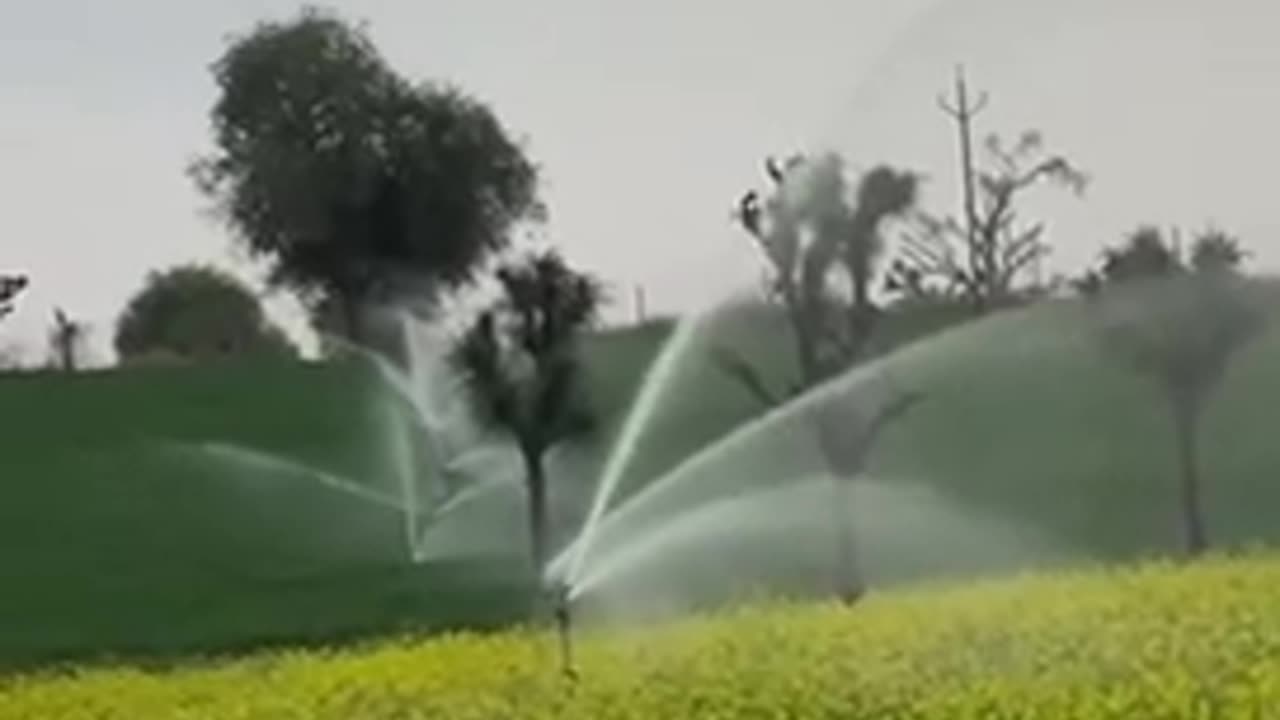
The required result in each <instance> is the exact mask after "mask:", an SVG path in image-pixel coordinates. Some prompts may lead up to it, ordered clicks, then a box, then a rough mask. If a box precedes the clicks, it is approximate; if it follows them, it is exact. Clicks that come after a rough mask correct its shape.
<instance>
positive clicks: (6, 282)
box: [0, 275, 28, 320]
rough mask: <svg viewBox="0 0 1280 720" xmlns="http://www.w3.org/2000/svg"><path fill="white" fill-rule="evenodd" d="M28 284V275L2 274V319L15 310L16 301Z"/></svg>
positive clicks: (0, 292)
mask: <svg viewBox="0 0 1280 720" xmlns="http://www.w3.org/2000/svg"><path fill="white" fill-rule="evenodd" d="M27 285H28V280H27V276H26V275H0V320H3V319H4V318H5V317H6V316H8V315H9V313H11V312H13V305H14V301H15V300H17V298H18V296H19V295H21V294H22V291H23V290H26V289H27Z"/></svg>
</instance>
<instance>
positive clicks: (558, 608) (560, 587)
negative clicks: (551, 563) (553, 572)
mask: <svg viewBox="0 0 1280 720" xmlns="http://www.w3.org/2000/svg"><path fill="white" fill-rule="evenodd" d="M551 593H552V597H551V607H552V613H554V615H555V621H556V634H557V635H558V636H559V639H560V669H561V671H563V672H564V675H565V677H567V678H568V679H570V680H577V679H578V671H577V670H576V669H575V668H574V667H573V612H572V610H573V607H572V604H571V603H572V599H571V598H570V594H569V585H568V584H567V583H563V582H560V583H557V584H556V585H555V587H554V588H552V590H551Z"/></svg>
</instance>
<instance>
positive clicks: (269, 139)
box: [192, 9, 542, 340]
mask: <svg viewBox="0 0 1280 720" xmlns="http://www.w3.org/2000/svg"><path fill="white" fill-rule="evenodd" d="M213 74H214V79H215V81H216V83H217V85H218V88H219V91H220V95H219V98H218V100H217V103H216V104H215V105H214V107H213V109H212V112H211V120H212V126H213V133H214V143H215V146H216V149H215V150H214V151H213V152H212V153H211V154H209V155H208V156H206V157H204V158H202V159H200V160H199V161H198V162H197V163H196V164H195V165H194V166H193V168H192V172H193V175H194V177H195V179H196V180H197V183H198V185H199V187H200V188H201V189H202V190H203V191H204V192H205V193H207V194H208V195H209V196H210V197H211V198H213V199H214V200H215V201H216V203H217V204H218V206H219V208H220V209H221V211H222V215H223V217H224V218H225V220H226V221H227V223H228V224H229V225H230V227H231V228H232V229H233V230H234V231H235V232H236V234H237V237H238V239H239V241H240V243H241V245H242V246H243V247H244V248H246V249H247V250H248V252H249V254H250V255H252V256H254V257H257V258H262V259H265V260H266V261H267V262H268V265H269V270H270V275H269V281H270V282H271V284H273V285H275V286H281V287H286V288H289V289H292V290H294V291H296V292H297V293H298V294H299V295H300V297H301V298H302V299H303V300H304V302H305V303H307V304H308V305H309V306H310V307H312V308H315V307H317V306H318V305H319V304H320V303H321V302H322V301H329V302H331V303H332V302H336V303H337V304H338V305H339V306H340V307H341V308H342V313H341V314H342V315H343V316H344V318H343V319H344V322H345V324H346V327H345V328H342V329H341V330H342V331H344V332H345V333H346V334H347V335H348V336H349V337H352V338H353V339H356V340H359V339H360V338H359V335H360V327H359V320H360V309H361V307H363V306H364V305H366V304H368V303H371V302H384V301H392V300H395V299H396V298H397V297H398V296H401V295H405V294H413V295H416V296H421V295H423V294H428V295H430V294H433V293H436V292H438V291H439V290H441V289H443V288H449V287H454V286H457V285H459V284H462V283H466V282H468V281H470V280H471V279H472V278H473V276H474V274H475V272H476V271H477V269H478V268H479V266H480V264H481V263H482V262H483V261H484V260H485V259H486V258H488V257H489V256H490V254H492V253H494V252H496V251H498V250H501V249H502V248H504V247H506V246H507V244H508V239H509V237H510V233H511V231H512V229H513V227H514V226H516V225H517V224H518V223H519V222H521V221H524V220H528V219H536V218H539V217H540V216H541V213H542V207H541V205H540V203H539V201H538V198H537V172H536V168H535V167H534V165H533V164H532V163H531V162H530V161H529V160H528V158H526V156H525V154H524V152H523V151H522V149H521V148H520V147H519V145H517V143H516V142H515V141H514V140H512V139H511V138H510V137H509V136H508V134H507V132H506V131H505V129H504V128H503V127H502V125H501V124H500V123H499V121H498V119H497V117H496V116H495V115H494V114H493V113H492V112H491V111H490V109H489V108H488V107H486V106H485V105H484V104H482V103H481V102H480V101H478V100H476V99H474V98H472V97H470V96H468V95H466V94H465V93H463V92H462V91H461V90H459V89H457V88H454V87H449V86H443V85H433V84H418V83H413V82H410V81H409V80H407V79H405V78H403V77H401V76H400V75H398V74H397V73H395V72H394V71H393V70H392V69H391V68H390V67H389V66H388V64H387V63H386V62H385V60H384V59H383V58H382V56H381V55H380V54H379V53H378V51H377V50H376V48H375V47H374V46H373V43H372V42H371V41H370V39H369V37H368V35H367V34H366V32H365V30H364V29H363V28H362V27H359V26H354V25H352V24H350V23H348V22H345V21H344V20H342V19H340V18H338V17H336V16H334V15H332V14H329V13H326V12H322V11H319V10H316V9H305V10H304V11H303V12H302V13H301V14H300V15H299V16H298V17H296V18H294V19H292V20H290V21H288V22H264V23H261V24H259V25H258V26H257V27H256V28H255V29H254V30H253V31H252V32H250V33H249V34H247V35H243V36H240V37H238V38H235V39H234V40H233V41H232V42H231V43H230V45H229V47H228V48H227V50H226V52H225V54H223V55H222V57H221V58H220V59H219V60H218V61H217V62H216V63H215V64H214V65H213Z"/></svg>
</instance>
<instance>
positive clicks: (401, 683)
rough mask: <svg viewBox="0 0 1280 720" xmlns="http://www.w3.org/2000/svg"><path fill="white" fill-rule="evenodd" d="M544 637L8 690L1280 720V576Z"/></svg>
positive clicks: (816, 609) (178, 697) (378, 704)
mask: <svg viewBox="0 0 1280 720" xmlns="http://www.w3.org/2000/svg"><path fill="white" fill-rule="evenodd" d="M556 658H557V654H556V644H555V640H554V638H553V637H551V636H549V635H546V634H544V633H540V632H536V631H518V632H510V633H506V634H496V635H485V636H469V635H459V636H454V637H447V638H441V639H433V640H429V641H425V642H412V641H408V640H406V641H403V642H400V643H388V644H384V645H381V646H378V647H373V648H365V649H361V650H349V651H334V652H330V653H316V652H308V653H301V652H298V653H276V654H271V655H264V656H261V657H257V658H252V659H248V660H243V661H237V662H231V663H226V664H221V665H208V666H193V667H189V668H186V669H177V670H171V671H167V672H154V673H144V672H141V671H137V670H131V669H125V668H120V669H93V670H85V671H84V672H81V673H74V674H65V673H64V674H61V675H58V676H53V675H46V676H30V677H19V678H10V679H8V680H0V718H5V719H8V718H31V719H33V720H36V719H38V720H73V719H75V720H82V719H83V720H88V719H89V718H93V719H94V720H108V719H111V720H115V719H119V720H139V719H146V718H174V719H182V720H196V719H204V718H217V719H219V720H235V719H245V720H248V719H250V718H252V719H253V720H259V719H261V720H274V719H277V718H279V719H282V720H283V719H286V718H287V719H290V720H303V719H306V720H391V719H393V718H394V719H395V720H412V719H423V720H425V719H428V718H429V719H433V720H434V719H438V718H448V719H450V720H482V719H483V720H511V719H514V718H531V719H533V718H538V719H546V720H552V719H554V720H609V719H611V718H616V719H617V720H624V719H635V720H679V719H682V718H714V719H717V720H738V719H742V718H753V719H755V718H759V719H762V720H763V719H770V720H773V719H777V720H782V719H784V718H795V719H806V720H808V719H813V720H821V719H823V718H831V719H835V718H840V719H841V720H850V719H857V718H921V719H928V720H933V719H939V720H940V719H942V718H946V719H947V720H963V719H964V718H1055V719H1064V718H1089V719H1090V720H1093V719H1097V718H1124V719H1125V720H1132V719H1134V718H1206V719H1208V718H1222V719H1231V718H1239V719H1241V720H1244V719H1245V718H1269V717H1280V558H1277V557H1275V556H1263V555H1258V556H1250V557H1246V558H1236V559H1228V558H1218V559H1212V560H1206V561H1203V562H1200V563H1197V564H1195V565H1192V566H1178V565H1173V564H1160V563H1157V564H1151V565H1147V566H1143V567H1140V568H1135V569H1125V570H1109V571H1090V572H1077V573H1067V574H1062V575H1053V576H1037V577H1026V578H1020V579H1014V580H1009V581H999V582H990V583H983V584H979V585H972V586H967V587H958V588H953V589H933V590H925V589H921V590H915V591H911V592H905V593H900V594H886V595H884V596H880V597H873V598H869V599H868V600H867V601H865V602H864V603H862V604H861V605H859V606H857V607H856V608H853V609H849V608H845V607H842V606H838V605H827V606H824V605H816V606H815V605H806V606H776V607H761V608H753V609H749V610H741V611H735V612H732V613H725V614H721V615H717V616H714V617H709V618H704V619H698V620H691V621H687V622H682V623H678V624H673V625H667V626H662V627H650V628H644V629H631V630H625V631H619V630H615V631H608V632H603V631H602V632H599V633H594V634H588V635H587V636H586V637H583V638H581V641H580V643H579V647H578V660H579V668H580V671H581V675H580V677H579V679H578V680H577V681H576V682H570V681H568V680H566V679H564V678H563V677H562V676H561V675H560V674H559V672H558V666H557V661H556Z"/></svg>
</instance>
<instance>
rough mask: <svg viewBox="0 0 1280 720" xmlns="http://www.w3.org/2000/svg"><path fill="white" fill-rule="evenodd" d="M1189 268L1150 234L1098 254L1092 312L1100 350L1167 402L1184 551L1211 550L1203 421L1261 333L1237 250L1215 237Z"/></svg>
mask: <svg viewBox="0 0 1280 720" xmlns="http://www.w3.org/2000/svg"><path fill="white" fill-rule="evenodd" d="M1190 258H1191V259H1190V262H1186V261H1184V260H1183V258H1182V256H1181V253H1180V252H1179V250H1178V248H1177V247H1175V246H1174V245H1173V244H1172V243H1169V242H1166V241H1165V239H1164V237H1163V235H1162V234H1161V232H1160V231H1159V230H1158V229H1156V228H1154V227H1150V226H1147V227H1142V228H1139V229H1138V230H1137V231H1136V232H1134V233H1133V234H1131V235H1130V236H1129V238H1128V240H1127V241H1126V243H1125V244H1124V245H1123V246H1121V247H1119V248H1113V249H1109V250H1107V251H1104V253H1103V263H1102V269H1101V270H1100V271H1098V272H1096V274H1095V276H1094V277H1095V278H1096V281H1097V284H1098V289H1097V291H1096V294H1095V295H1093V296H1092V297H1093V302H1094V303H1095V304H1096V307H1097V309H1098V315H1099V316H1100V317H1101V319H1102V338H1103V341H1104V345H1105V347H1106V348H1107V349H1108V350H1109V351H1111V352H1112V353H1113V354H1114V355H1115V356H1116V357H1118V358H1120V359H1121V360H1122V361H1124V362H1125V363H1126V364H1127V365H1129V366H1130V367H1131V368H1133V369H1134V370H1136V371H1137V372H1139V373H1142V374H1144V375H1147V376H1149V377H1151V378H1153V379H1154V380H1156V382H1157V383H1159V386H1160V388H1161V390H1162V392H1163V394H1164V395H1165V398H1166V400H1167V402H1168V407H1169V413H1170V420H1171V423H1172V425H1173V431H1174V441H1175V447H1176V450H1177V464H1178V472H1179V505H1180V508H1181V524H1182V531H1183V537H1184V546H1185V550H1186V552H1187V553H1188V554H1189V555H1197V554H1200V553H1202V552H1204V551H1205V550H1206V549H1207V548H1208V547H1209V538H1208V530H1207V527H1206V522H1205V517H1204V508H1203V501H1202V491H1201V477H1200V458H1199V445H1200V442H1199V436H1200V429H1201V425H1202V420H1203V417H1204V414H1205V411H1206V409H1207V407H1208V405H1209V402H1210V400H1211V399H1212V396H1213V393H1214V391H1215V390H1216V389H1217V388H1218V386H1219V385H1220V384H1221V382H1222V379H1223V377H1224V376H1225V375H1226V372H1227V370H1228V368H1229V366H1230V364H1231V360H1232V359H1233V358H1234V357H1235V355H1236V354H1237V353H1238V352H1239V351H1240V350H1241V349H1242V348H1243V347H1245V345H1247V344H1248V343H1249V341H1250V340H1252V339H1253V338H1254V337H1255V336H1256V335H1257V334H1258V333H1259V332H1260V330H1261V327H1262V323H1263V316H1262V314H1261V313H1260V312H1259V310H1258V308H1257V307H1256V306H1255V305H1254V304H1253V302H1252V301H1251V300H1250V298H1249V296H1248V293H1247V288H1246V287H1245V285H1244V280H1243V278H1242V277H1241V276H1240V274H1239V265H1240V263H1241V261H1242V259H1243V258H1244V253H1243V252H1242V251H1241V249H1240V245H1239V242H1238V241H1237V240H1236V239H1235V238H1233V237H1231V236H1229V235H1227V234H1225V233H1223V232H1220V231H1217V230H1210V231H1206V232H1204V233H1201V234H1200V235H1199V236H1198V237H1197V238H1196V239H1195V241H1194V243H1193V246H1192V249H1191V254H1190Z"/></svg>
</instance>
